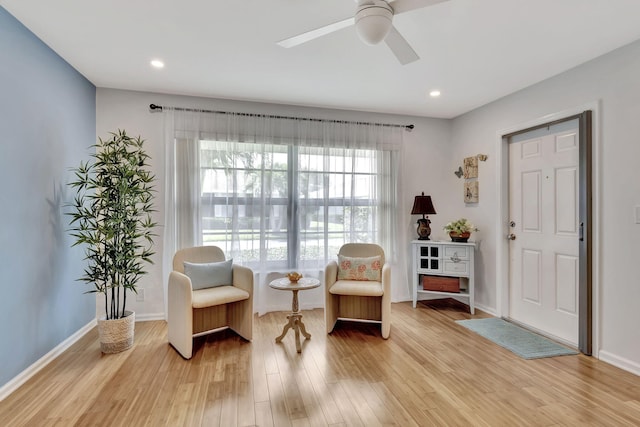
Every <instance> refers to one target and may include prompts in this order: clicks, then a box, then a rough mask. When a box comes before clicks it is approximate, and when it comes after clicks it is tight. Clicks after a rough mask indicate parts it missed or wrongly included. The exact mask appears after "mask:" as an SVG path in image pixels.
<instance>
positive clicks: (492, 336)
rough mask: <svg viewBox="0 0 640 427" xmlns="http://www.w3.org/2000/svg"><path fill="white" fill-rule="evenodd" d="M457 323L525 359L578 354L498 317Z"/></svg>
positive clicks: (458, 321)
mask: <svg viewBox="0 0 640 427" xmlns="http://www.w3.org/2000/svg"><path fill="white" fill-rule="evenodd" d="M456 323H459V324H461V325H462V326H464V327H465V328H467V329H470V330H471V331H473V332H475V333H477V334H478V335H481V336H483V337H485V338H487V339H489V340H491V341H493V342H494V343H496V344H498V345H499V346H501V347H504V348H506V349H507V350H510V351H512V352H513V353H515V354H517V355H518V356H520V357H522V358H523V359H540V358H542V357H554V356H565V355H569V354H578V352H577V351H575V350H572V349H570V348H568V347H565V346H563V345H561V344H558V343H556V342H554V341H551V340H550V339H548V338H545V337H543V336H541V335H538V334H536V333H534V332H531V331H528V330H526V329H524V328H521V327H520V326H517V325H514V324H513V323H510V322H507V321H506V320H503V319H500V318H498V317H490V318H487V319H468V320H456Z"/></svg>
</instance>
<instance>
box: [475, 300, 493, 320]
mask: <svg viewBox="0 0 640 427" xmlns="http://www.w3.org/2000/svg"><path fill="white" fill-rule="evenodd" d="M474 305H475V308H476V309H478V310H482V311H484V312H485V313H487V314H490V315H492V316H494V317H498V312H497V311H496V309H495V308H493V307H487V306H486V305H483V304H477V303H476V304H474Z"/></svg>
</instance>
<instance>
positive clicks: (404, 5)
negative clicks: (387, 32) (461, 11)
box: [389, 0, 449, 15]
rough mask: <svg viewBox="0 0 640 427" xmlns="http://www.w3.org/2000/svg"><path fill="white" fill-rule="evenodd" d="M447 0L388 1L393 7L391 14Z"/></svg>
mask: <svg viewBox="0 0 640 427" xmlns="http://www.w3.org/2000/svg"><path fill="white" fill-rule="evenodd" d="M445 1H449V0H396V1H394V2H390V3H389V6H391V8H392V9H393V14H394V15H398V14H400V13H404V12H409V11H410V10H416V9H421V8H423V7H429V6H433V5H434V4H438V3H443V2H445Z"/></svg>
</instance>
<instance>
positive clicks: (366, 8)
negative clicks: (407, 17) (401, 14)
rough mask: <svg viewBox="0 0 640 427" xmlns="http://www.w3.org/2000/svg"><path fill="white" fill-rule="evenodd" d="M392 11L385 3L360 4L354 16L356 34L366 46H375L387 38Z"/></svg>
mask: <svg viewBox="0 0 640 427" xmlns="http://www.w3.org/2000/svg"><path fill="white" fill-rule="evenodd" d="M392 19H393V9H392V8H391V6H389V4H388V3H387V2H385V1H373V2H371V3H368V4H361V5H360V6H358V10H357V11H356V15H355V27H356V32H357V33H358V36H359V37H360V39H361V40H362V41H363V42H365V43H366V44H368V45H376V44H378V43H380V42H381V41H382V40H384V39H385V37H387V34H389V31H390V30H391V20H392Z"/></svg>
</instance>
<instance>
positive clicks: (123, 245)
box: [68, 130, 157, 320]
mask: <svg viewBox="0 0 640 427" xmlns="http://www.w3.org/2000/svg"><path fill="white" fill-rule="evenodd" d="M143 143H144V140H142V139H141V138H140V137H139V136H138V137H137V138H131V137H129V136H128V135H127V134H126V132H125V131H124V130H118V131H117V132H115V133H111V139H107V140H102V139H101V138H99V139H98V143H97V144H95V145H94V146H93V147H94V148H95V154H92V155H91V157H92V159H91V160H89V161H87V162H86V163H85V162H81V163H80V166H78V167H77V168H73V169H72V171H73V172H74V173H75V178H74V181H73V182H70V183H69V184H68V185H69V186H71V187H72V188H74V189H75V191H76V193H77V194H76V196H75V200H74V202H73V203H72V204H71V207H72V211H71V212H69V213H68V215H70V216H71V221H70V227H71V228H70V232H71V235H72V236H73V237H74V238H75V242H74V244H73V246H76V245H86V248H85V255H86V257H85V259H86V260H87V261H88V265H87V267H86V268H85V271H84V275H83V276H82V277H81V278H79V279H78V280H79V281H82V282H86V283H88V284H90V285H92V286H93V288H92V289H91V290H89V291H87V292H88V293H101V294H104V295H105V301H104V304H105V318H106V319H107V320H109V319H119V318H122V317H124V316H125V315H126V314H125V310H126V303H127V291H133V292H134V293H137V283H138V281H139V280H140V278H141V277H142V275H144V274H146V271H145V269H144V265H145V263H151V264H152V263H153V261H152V260H151V256H152V255H153V254H154V251H153V237H154V236H155V234H154V233H153V229H154V227H155V226H156V225H157V224H156V223H155V222H153V221H152V218H151V213H152V212H154V207H153V199H154V193H155V190H154V187H153V182H154V180H155V176H154V175H153V174H152V173H151V172H149V170H148V169H147V167H148V163H147V161H148V160H149V156H148V155H147V154H146V153H145V151H144V150H143Z"/></svg>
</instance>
